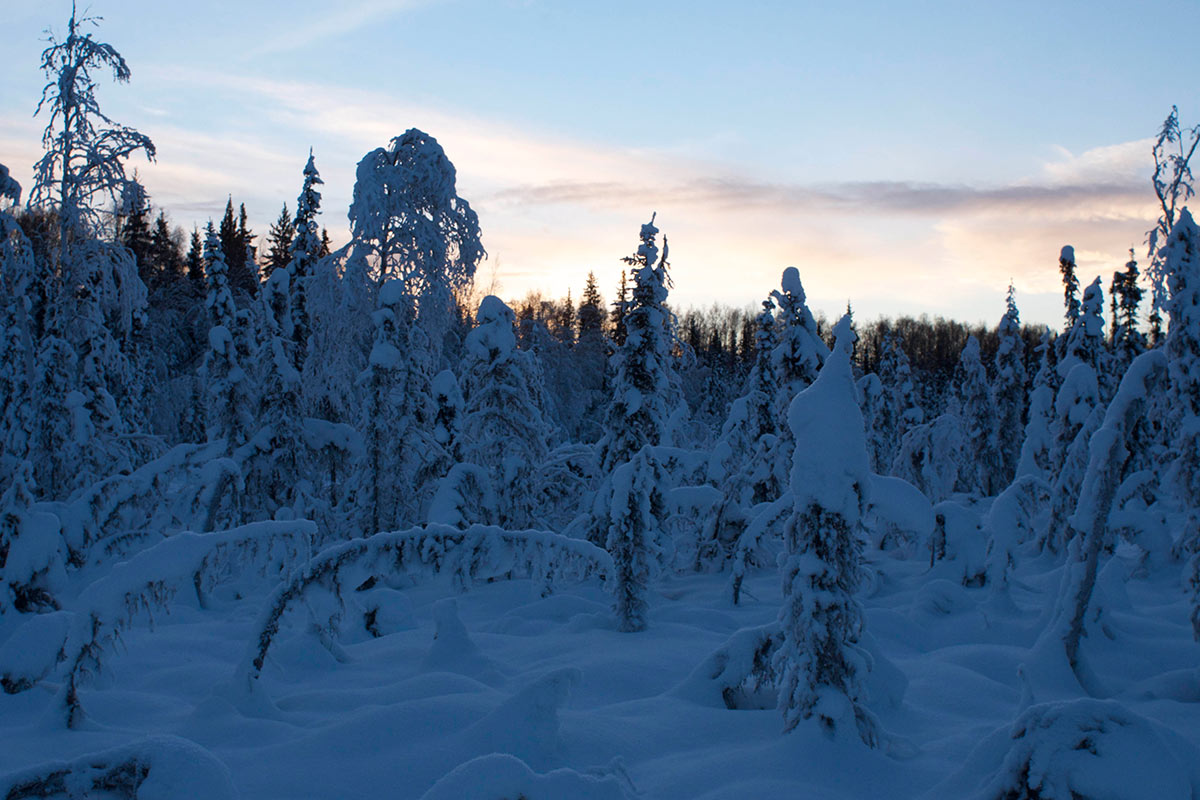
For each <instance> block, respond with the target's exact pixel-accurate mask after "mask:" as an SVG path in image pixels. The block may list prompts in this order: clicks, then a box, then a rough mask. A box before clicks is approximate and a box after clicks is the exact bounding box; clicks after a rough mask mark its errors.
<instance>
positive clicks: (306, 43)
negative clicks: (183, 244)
mask: <svg viewBox="0 0 1200 800" xmlns="http://www.w3.org/2000/svg"><path fill="white" fill-rule="evenodd" d="M337 5H340V6H341V7H340V8H335V7H334V6H335V4H331V3H328V2H326V1H325V0H294V2H287V3H284V2H271V3H247V2H231V1H228V0H219V1H218V2H191V3H163V2H161V0H122V1H121V2H117V0H93V2H92V3H91V4H90V5H88V6H86V8H87V9H88V11H89V12H90V13H91V14H93V15H97V16H100V17H103V20H102V21H101V22H100V24H99V27H98V28H95V29H94V35H95V36H96V38H97V39H99V40H100V41H106V42H108V43H110V44H112V45H113V46H114V47H116V49H117V50H118V51H120V53H121V54H122V55H123V56H124V57H125V59H126V61H127V62H128V64H129V67H130V69H131V70H132V80H131V81H130V83H128V84H114V83H112V82H111V81H109V76H103V77H102V78H101V88H100V90H99V92H98V96H99V101H100V104H101V108H102V110H104V112H105V113H107V114H108V115H109V116H110V117H112V118H113V119H114V120H116V121H118V122H120V123H122V124H125V125H130V126H132V127H135V128H137V129H138V130H140V131H141V132H143V133H145V134H147V135H149V136H150V137H151V138H152V139H153V140H154V142H155V144H156V146H157V149H158V158H157V161H156V162H155V163H153V164H150V163H147V162H146V161H145V160H144V159H140V158H135V159H134V160H133V161H131V163H130V167H131V168H136V169H137V170H138V174H139V176H140V177H141V179H142V180H143V182H144V183H145V185H146V186H147V189H148V190H149V192H150V194H151V198H152V202H153V203H154V204H155V205H157V206H160V207H162V208H164V209H166V211H167V212H168V214H169V215H170V217H171V219H172V221H173V222H174V223H176V224H179V225H183V226H184V227H186V228H188V229H189V230H190V228H191V226H192V225H193V224H195V223H199V224H201V225H203V223H204V222H205V221H207V220H208V219H209V218H219V217H220V215H221V213H222V212H223V210H224V207H225V203H226V200H227V198H228V197H230V196H232V197H233V200H234V202H235V204H237V203H245V205H246V209H247V212H248V213H249V217H250V223H251V227H253V228H254V230H255V232H256V233H258V234H265V233H266V231H267V229H268V227H269V225H270V224H271V222H272V221H274V220H275V218H276V217H277V216H278V214H279V211H280V207H281V206H282V204H283V203H285V202H286V203H287V204H288V207H289V209H292V210H294V208H295V202H296V196H297V195H298V194H299V190H300V185H301V180H302V175H301V173H302V170H303V167H304V162H305V160H306V159H307V156H308V151H309V148H310V147H311V148H312V149H313V152H314V154H315V157H316V163H317V166H318V168H319V169H320V171H321V175H322V178H323V179H324V180H325V186H324V197H323V202H322V210H323V214H322V217H321V221H322V223H323V224H325V225H326V226H327V227H328V228H329V231H330V235H331V237H332V238H333V240H334V241H335V243H340V242H344V241H345V240H346V238H347V237H348V235H349V233H348V224H347V222H346V210H347V208H348V207H349V203H350V198H351V194H352V191H353V183H354V171H355V166H356V164H357V162H358V161H359V159H361V158H362V157H363V156H364V155H365V154H366V153H367V152H369V151H371V150H373V149H374V148H376V147H381V146H386V145H387V143H388V142H389V141H390V140H391V139H392V138H393V137H395V136H398V135H400V134H401V133H403V132H404V131H405V130H407V129H408V128H413V127H416V128H420V129H421V130H423V131H426V132H427V133H429V134H431V135H433V136H434V137H436V138H437V140H438V141H439V142H440V143H441V144H442V145H443V147H444V148H445V150H446V153H447V155H448V156H449V157H450V159H451V160H452V161H453V162H454V164H455V166H456V168H457V175H458V193H459V195H460V196H461V197H463V198H465V199H467V200H468V201H469V202H470V203H471V205H472V207H473V208H475V210H476V211H477V212H478V214H479V218H480V225H481V228H482V231H483V241H484V246H485V247H486V248H487V250H488V253H489V258H488V260H487V261H486V262H484V264H483V265H482V266H481V267H480V272H479V274H478V276H477V283H479V284H481V285H483V286H487V287H491V288H493V289H495V291H496V293H498V294H500V295H501V296H502V297H505V298H509V299H519V298H521V297H523V296H524V295H525V294H526V293H527V292H529V291H532V290H540V291H542V292H543V293H544V294H546V295H547V296H554V297H558V296H562V295H564V294H565V293H566V292H567V291H568V289H569V290H571V292H572V294H573V295H574V296H575V297H578V295H579V293H580V292H581V291H582V289H583V286H584V283H585V281H586V278H587V274H588V272H589V270H591V271H594V272H595V274H596V277H597V280H598V282H599V285H600V288H601V291H602V293H603V294H604V295H605V297H606V299H608V300H610V301H611V300H612V299H613V295H614V292H615V287H616V284H617V282H618V278H619V274H620V270H621V266H622V265H621V262H620V258H621V257H622V256H624V255H627V254H629V253H631V252H633V250H635V249H636V246H637V233H638V229H639V226H640V225H641V223H643V222H645V221H647V220H648V219H649V218H650V215H651V214H652V213H656V214H657V222H656V224H657V225H658V227H659V228H660V229H661V230H662V232H663V233H664V234H665V235H666V236H667V237H668V239H669V242H670V259H671V264H672V277H673V280H674V288H673V290H672V297H671V300H672V303H673V304H674V305H676V307H679V308H684V307H687V306H707V305H709V304H711V303H713V302H719V303H723V304H729V305H735V306H748V305H757V303H758V302H759V301H760V300H761V299H762V298H764V297H765V296H767V294H768V293H769V292H770V290H771V289H772V288H775V287H777V286H778V283H779V276H780V273H781V272H782V270H783V269H784V268H785V267H787V266H796V267H797V268H798V269H799V270H800V274H801V277H802V279H803V282H804V285H805V288H806V290H807V293H808V297H809V303H810V306H812V307H813V309H814V311H818V312H824V313H825V314H826V315H827V316H831V317H832V316H834V315H836V314H839V313H840V312H841V311H842V310H843V309H844V308H845V306H846V303H847V302H848V301H849V302H850V303H852V305H853V308H854V309H855V313H856V316H857V318H859V319H867V320H869V319H874V318H876V317H878V316H881V315H887V316H895V315H899V314H920V313H928V314H930V315H942V316H948V317H954V318H957V319H961V320H964V321H969V322H977V321H983V322H988V323H989V324H994V323H995V322H996V321H997V320H998V319H999V317H1000V316H1001V314H1002V313H1003V311H1004V296H1005V291H1006V289H1007V287H1008V284H1009V282H1010V281H1012V282H1013V284H1014V286H1015V288H1016V299H1017V303H1018V305H1019V306H1020V308H1021V311H1022V317H1023V320H1024V321H1026V322H1033V323H1046V324H1050V325H1053V326H1057V325H1058V324H1059V323H1060V322H1061V317H1062V311H1061V308H1062V290H1061V283H1060V277H1059V273H1058V253H1059V250H1060V249H1061V247H1062V246H1063V245H1065V244H1071V245H1073V246H1074V247H1075V252H1076V255H1077V258H1078V261H1079V272H1080V275H1081V279H1082V282H1083V283H1084V284H1086V283H1088V282H1090V280H1091V278H1092V277H1094V276H1096V275H1102V276H1103V282H1104V286H1105V288H1106V289H1107V286H1108V281H1109V278H1110V277H1111V274H1112V272H1113V270H1115V269H1119V268H1122V266H1123V265H1124V263H1125V262H1126V261H1127V260H1128V258H1129V248H1130V247H1134V248H1135V249H1136V252H1137V256H1138V260H1139V261H1141V262H1143V264H1144V261H1145V255H1146V253H1145V244H1144V242H1145V234H1146V231H1147V230H1148V229H1150V228H1151V227H1152V226H1153V224H1154V220H1155V219H1156V217H1157V206H1156V201H1155V197H1154V194H1153V191H1152V188H1151V183H1150V174H1151V170H1152V161H1151V157H1150V147H1151V144H1152V142H1153V137H1154V135H1155V134H1156V133H1157V130H1158V128H1159V126H1160V125H1161V123H1162V121H1163V119H1164V118H1165V117H1166V115H1167V114H1168V113H1169V112H1170V110H1171V106H1172V104H1178V106H1179V110H1180V117H1181V120H1182V121H1183V123H1184V124H1185V125H1187V124H1195V123H1196V122H1198V121H1200V103H1198V102H1197V101H1196V99H1195V96H1194V92H1192V91H1189V90H1188V88H1189V87H1190V86H1191V85H1192V82H1193V81H1194V78H1191V77H1190V76H1194V75H1195V74H1196V73H1197V67H1198V66H1200V51H1197V49H1196V48H1195V47H1194V46H1193V41H1192V40H1193V38H1194V33H1195V31H1196V30H1197V29H1198V28H1197V26H1198V24H1200V2H1196V0H1174V1H1173V2H1165V1H1163V0H1145V2H1138V3H1129V2H1127V1H1122V2H1109V1H1108V0H1091V1H1090V2H1067V1H1065V0H1064V1H1062V2H1059V1H1057V0H1039V1H1038V2H1025V0H1011V1H1010V2H1004V3H976V2H965V3H964V2H961V0H953V1H951V0H947V1H945V2H933V1H930V2H922V1H920V0H912V1H911V2H895V0H878V1H872V2H866V1H861V2H840V3H830V2H778V3H777V2H758V3H744V4H734V3H728V2H716V1H713V2H710V1H709V0H691V2H673V1H664V2H655V3H629V2H621V1H620V0H608V2H569V3H567V2H539V1H538V0H526V1H524V2H517V1H516V0H512V1H510V0H493V1H492V2H485V1H484V0H445V1H441V0H347V2H344V3H340V4H337ZM739 6H744V7H739ZM80 8H81V9H83V8H84V6H83V5H81V6H80ZM69 14H70V3H69V2H66V1H65V0H41V1H40V2H29V0H0V29H2V30H3V34H2V36H3V42H4V47H3V50H4V65H5V66H4V69H3V70H0V163H3V164H5V165H7V166H8V167H9V168H10V169H11V171H12V174H13V176H14V177H15V178H16V179H17V180H19V181H20V182H21V183H22V185H23V186H25V187H26V188H28V187H29V185H30V176H31V174H32V170H31V166H32V164H33V163H34V162H35V161H36V160H37V158H38V157H39V156H40V154H41V129H42V128H43V127H44V125H45V122H44V120H43V119H42V118H35V117H34V116H33V111H34V109H35V107H36V105H37V101H38V98H39V97H40V95H41V89H42V86H43V84H44V83H45V80H44V77H43V75H42V74H41V72H40V71H39V69H38V63H39V54H40V53H41V50H42V49H43V48H44V47H45V42H44V39H45V30H46V29H47V28H50V29H52V30H53V31H55V32H58V33H60V34H61V33H63V32H64V31H65V28H66V21H67V18H68V17H69ZM261 249H264V248H262V247H261V246H260V250H261Z"/></svg>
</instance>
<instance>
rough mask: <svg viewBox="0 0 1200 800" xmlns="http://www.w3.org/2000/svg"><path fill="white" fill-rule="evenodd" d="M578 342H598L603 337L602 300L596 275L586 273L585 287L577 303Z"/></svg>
mask: <svg viewBox="0 0 1200 800" xmlns="http://www.w3.org/2000/svg"><path fill="white" fill-rule="evenodd" d="M578 315H579V341H580V342H583V341H585V340H587V339H594V340H596V341H599V340H600V339H601V338H602V337H603V335H604V300H603V299H601V297H600V290H599V289H598V288H597V287H596V274H595V273H594V272H589V273H588V279H587V285H586V286H585V287H584V289H583V297H582V299H581V300H580V301H579V312H578Z"/></svg>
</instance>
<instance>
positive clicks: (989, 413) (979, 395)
mask: <svg viewBox="0 0 1200 800" xmlns="http://www.w3.org/2000/svg"><path fill="white" fill-rule="evenodd" d="M954 394H955V397H956V399H957V400H958V409H959V417H960V419H961V420H962V430H963V436H964V438H965V447H964V452H963V458H964V463H963V465H962V467H961V468H960V472H959V480H960V481H961V482H962V483H963V488H964V489H965V490H966V491H969V492H973V491H974V492H982V493H983V494H984V495H985V496H987V495H991V494H993V493H994V491H995V489H996V487H995V486H994V485H993V484H995V482H996V480H997V478H998V477H999V476H998V474H997V473H998V470H999V468H1000V463H999V453H998V451H997V446H996V430H995V421H996V406H995V401H994V400H993V398H992V389H991V386H990V384H989V383H988V378H987V370H985V369H984V366H983V361H982V360H981V359H980V357H979V340H978V339H976V338H975V337H974V336H970V337H968V338H967V344H966V346H965V347H963V350H962V355H961V356H960V357H959V361H958V367H957V369H956V370H955V376H954Z"/></svg>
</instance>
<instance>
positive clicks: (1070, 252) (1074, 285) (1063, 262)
mask: <svg viewBox="0 0 1200 800" xmlns="http://www.w3.org/2000/svg"><path fill="white" fill-rule="evenodd" d="M1058 271H1059V272H1061V273H1062V280H1063V304H1064V305H1065V307H1066V312H1065V314H1064V317H1065V319H1066V329H1067V330H1070V329H1071V328H1072V327H1073V326H1074V325H1075V321H1076V320H1077V319H1079V297H1078V295H1079V278H1077V277H1075V248H1074V247H1072V246H1071V245H1066V246H1064V247H1063V249H1062V252H1061V253H1059V256H1058Z"/></svg>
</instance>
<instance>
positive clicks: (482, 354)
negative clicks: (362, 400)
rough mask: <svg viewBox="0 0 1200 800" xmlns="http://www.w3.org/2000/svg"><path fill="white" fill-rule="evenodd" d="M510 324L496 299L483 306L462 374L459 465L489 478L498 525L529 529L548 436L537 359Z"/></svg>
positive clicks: (507, 313)
mask: <svg viewBox="0 0 1200 800" xmlns="http://www.w3.org/2000/svg"><path fill="white" fill-rule="evenodd" d="M515 321H516V316H515V315H514V314H513V311H512V309H510V308H509V307H508V306H507V305H505V304H504V301H502V300H501V299H500V298H498V297H495V296H493V295H488V296H487V297H485V298H483V300H482V301H481V302H480V304H479V311H478V312H477V313H476V315H475V328H474V329H473V330H472V331H471V332H470V333H469V334H468V335H467V339H466V343H465V344H466V356H465V358H464V359H463V366H462V387H463V398H464V400H465V406H464V409H463V419H462V433H461V441H462V451H463V459H464V460H465V461H467V462H470V463H472V464H475V465H477V466H479V467H482V468H484V469H485V470H487V472H488V474H489V476H490V478H491V482H492V486H493V488H494V490H495V492H496V500H497V506H498V511H499V520H498V521H497V522H498V524H499V525H501V526H502V527H506V528H511V529H519V528H530V527H533V526H534V522H535V519H536V514H537V510H538V509H537V496H536V494H535V490H534V485H535V483H536V480H535V479H536V477H537V475H538V473H539V470H540V467H541V466H542V464H543V463H544V462H545V460H546V456H547V454H548V452H549V448H548V440H549V438H550V434H551V430H550V425H549V423H548V422H547V420H546V417H545V415H544V413H543V409H542V379H541V370H540V369H539V368H538V364H537V361H536V358H537V356H536V354H535V352H534V351H532V350H519V349H517V340H516V333H515V331H514V328H513V325H514V323H515Z"/></svg>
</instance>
